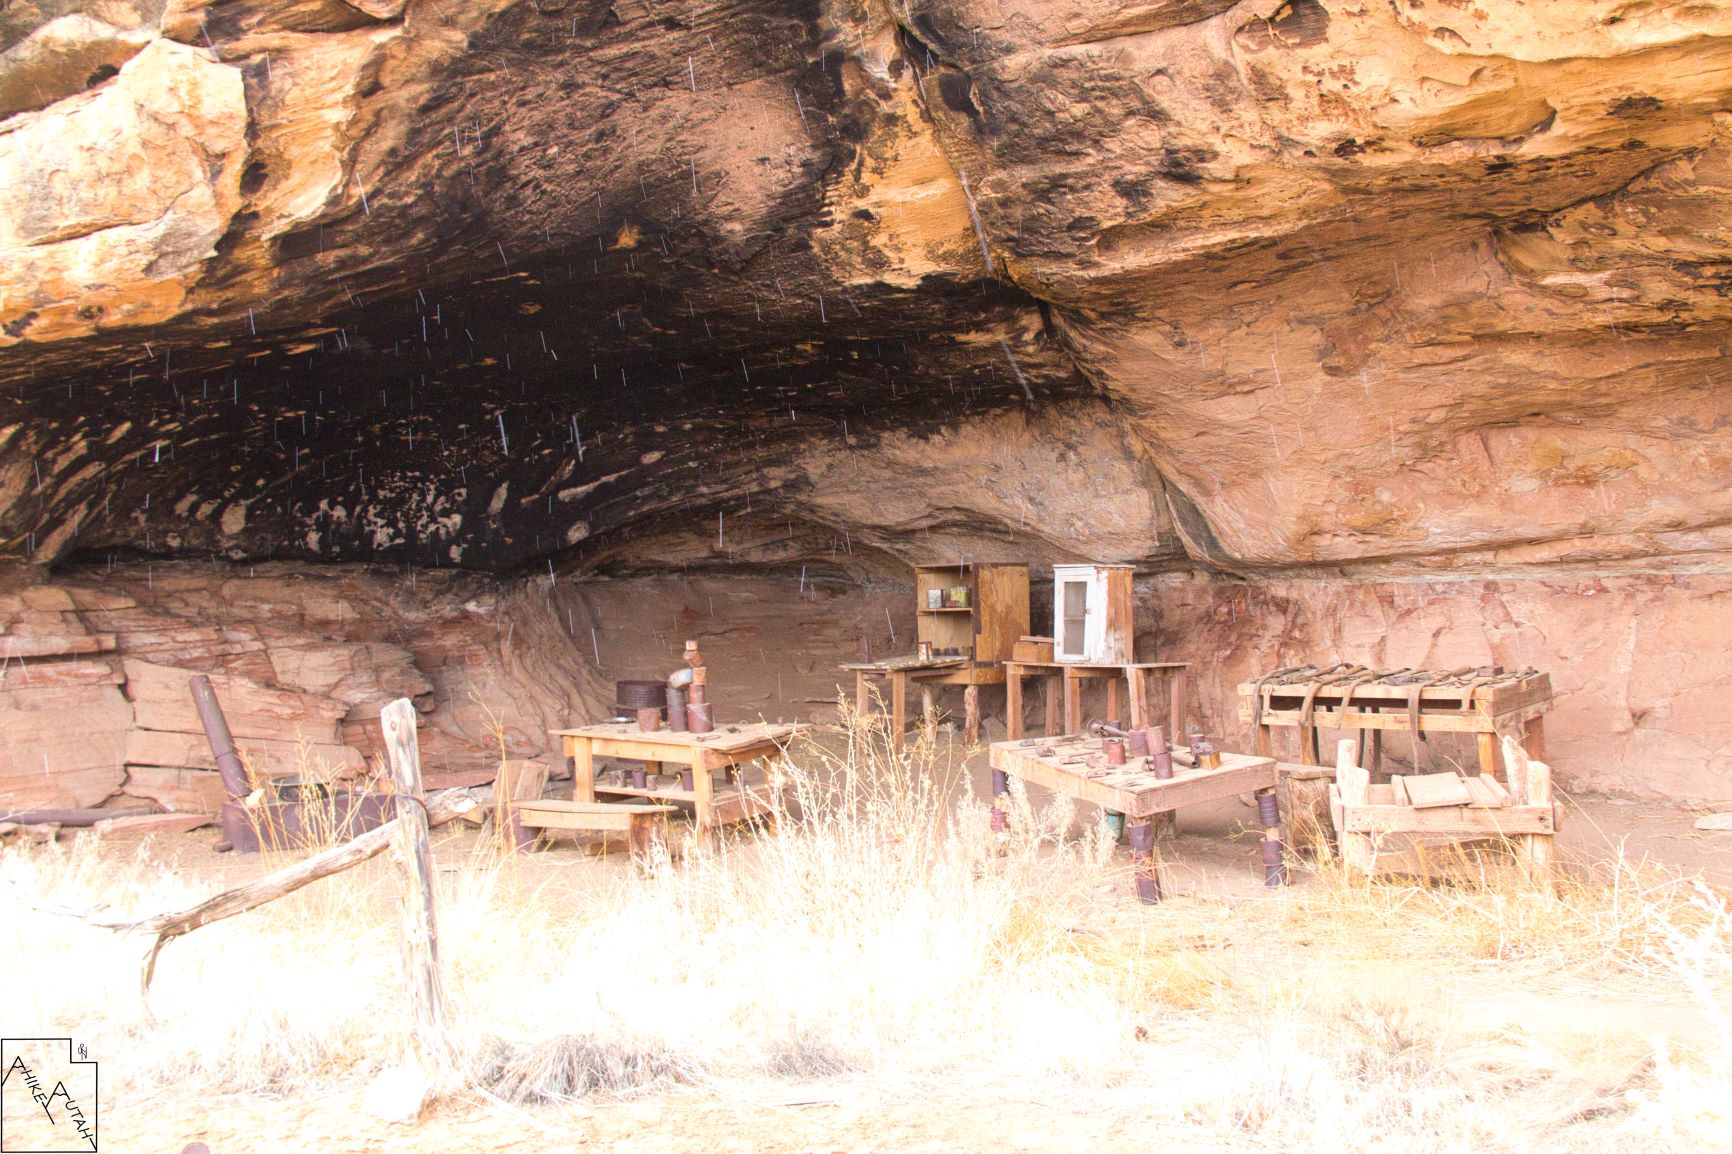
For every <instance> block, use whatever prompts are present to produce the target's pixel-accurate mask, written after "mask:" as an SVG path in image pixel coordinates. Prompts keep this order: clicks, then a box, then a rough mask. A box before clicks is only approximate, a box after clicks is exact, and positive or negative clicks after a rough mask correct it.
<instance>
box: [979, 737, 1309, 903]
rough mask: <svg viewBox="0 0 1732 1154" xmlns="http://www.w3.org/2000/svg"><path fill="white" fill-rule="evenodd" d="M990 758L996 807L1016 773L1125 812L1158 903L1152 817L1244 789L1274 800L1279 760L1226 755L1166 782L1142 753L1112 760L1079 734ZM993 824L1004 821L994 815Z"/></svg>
mask: <svg viewBox="0 0 1732 1154" xmlns="http://www.w3.org/2000/svg"><path fill="white" fill-rule="evenodd" d="M991 758H992V769H993V783H992V786H993V794H994V799H993V800H994V808H995V811H996V810H998V809H999V808H1000V807H1001V805H1002V799H1003V795H1004V793H1005V791H1006V789H1007V788H1008V786H1009V781H1008V779H1009V778H1010V777H1018V778H1021V779H1022V780H1023V781H1024V782H1031V783H1033V784H1035V785H1039V786H1043V787H1045V788H1047V789H1051V790H1056V791H1057V792H1059V793H1063V794H1068V795H1069V796H1071V797H1074V798H1077V799H1079V800H1082V801H1087V802H1093V803H1094V804H1095V805H1098V806H1100V807H1101V808H1103V809H1107V810H1112V811H1115V812H1118V813H1122V814H1124V815H1125V823H1126V830H1127V832H1128V833H1129V834H1130V836H1131V854H1132V857H1133V859H1135V860H1136V863H1137V869H1138V882H1139V885H1138V894H1139V896H1141V897H1142V898H1143V900H1144V901H1158V900H1159V889H1158V887H1157V886H1156V885H1155V884H1154V868H1155V867H1154V862H1153V858H1152V851H1153V848H1154V834H1153V824H1152V821H1151V819H1152V818H1154V817H1155V816H1157V815H1159V814H1164V813H1171V812H1173V811H1174V810H1177V809H1181V808H1183V807H1185V806H1188V805H1196V804H1198V803H1199V802H1205V801H1215V800H1218V799H1220V798H1227V797H1237V796H1238V795H1240V794H1242V793H1255V794H1257V795H1259V798H1261V797H1263V796H1264V795H1268V796H1271V797H1272V796H1273V794H1274V791H1275V785H1276V780H1277V779H1276V773H1275V761H1274V759H1273V758H1268V757H1251V756H1247V755H1245V754H1240V753H1223V754H1222V755H1221V765H1220V768H1218V769H1197V768H1194V767H1191V766H1186V765H1180V764H1174V766H1173V776H1172V777H1170V778H1165V779H1163V778H1159V777H1156V776H1155V775H1154V773H1153V772H1152V771H1151V770H1150V769H1148V768H1147V761H1146V760H1145V759H1144V758H1133V759H1132V760H1131V761H1130V762H1129V763H1128V764H1126V765H1120V766H1109V765H1107V764H1106V757H1105V755H1104V754H1103V753H1102V752H1101V743H1100V741H1099V740H1098V739H1096V738H1092V737H1085V736H1081V735H1070V736H1060V737H1035V738H1029V739H1026V740H1023V741H997V742H994V743H993V744H992V746H991ZM994 824H995V826H996V825H999V824H1000V818H999V817H998V815H997V813H996V812H995V815H994ZM1265 836H1266V839H1274V840H1276V842H1277V845H1278V844H1279V835H1278V833H1276V832H1275V831H1274V830H1273V828H1272V827H1271V828H1270V829H1269V830H1268V831H1266V835H1265ZM1265 860H1267V859H1265ZM1151 894H1152V896H1151Z"/></svg>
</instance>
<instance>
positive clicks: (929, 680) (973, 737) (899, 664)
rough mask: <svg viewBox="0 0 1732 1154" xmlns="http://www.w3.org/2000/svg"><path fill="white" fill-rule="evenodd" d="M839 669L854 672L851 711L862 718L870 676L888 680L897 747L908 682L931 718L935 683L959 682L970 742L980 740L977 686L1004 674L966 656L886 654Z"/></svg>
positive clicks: (868, 706) (868, 710)
mask: <svg viewBox="0 0 1732 1154" xmlns="http://www.w3.org/2000/svg"><path fill="white" fill-rule="evenodd" d="M842 668H843V669H844V670H846V671H848V672H850V673H852V674H853V675H854V712H855V714H856V715H858V716H859V717H861V718H862V719H864V718H867V717H870V716H871V715H872V691H871V685H870V679H872V678H882V679H883V680H885V681H888V682H889V683H890V742H891V746H892V748H895V749H897V750H900V749H901V748H902V746H903V735H904V733H905V732H906V731H907V729H908V683H909V682H910V681H913V682H916V683H918V684H919V686H920V713H921V716H922V717H923V718H925V719H927V720H931V719H932V717H933V715H934V713H935V712H936V706H935V704H934V702H933V698H932V687H933V686H935V685H962V686H964V687H965V688H964V689H963V695H962V699H963V714H964V722H963V731H964V736H965V737H967V739H968V740H969V741H979V740H980V686H982V685H991V684H994V683H996V682H998V681H1001V680H1003V678H1004V674H1003V673H1002V672H1001V671H999V670H998V669H997V668H992V667H988V666H984V665H981V664H979V663H978V662H975V661H971V660H969V659H968V658H966V657H933V658H930V659H928V660H925V661H922V660H920V659H919V658H918V657H887V658H885V659H883V660H882V661H861V662H853V663H850V664H848V665H844V666H842Z"/></svg>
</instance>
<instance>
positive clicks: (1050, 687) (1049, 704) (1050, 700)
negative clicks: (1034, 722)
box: [1042, 673, 1064, 737]
mask: <svg viewBox="0 0 1732 1154" xmlns="http://www.w3.org/2000/svg"><path fill="white" fill-rule="evenodd" d="M1043 680H1044V682H1045V684H1046V689H1045V690H1044V691H1043V700H1044V702H1045V704H1046V732H1045V733H1044V734H1042V736H1043V737H1057V736H1058V735H1059V734H1061V733H1063V732H1064V730H1062V729H1060V728H1059V694H1060V693H1061V692H1062V691H1063V689H1064V685H1063V682H1064V674H1062V673H1049V674H1047V675H1046V677H1045V678H1044V679H1043Z"/></svg>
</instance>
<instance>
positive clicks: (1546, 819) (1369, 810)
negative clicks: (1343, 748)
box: [1340, 805, 1556, 837]
mask: <svg viewBox="0 0 1732 1154" xmlns="http://www.w3.org/2000/svg"><path fill="white" fill-rule="evenodd" d="M1341 820H1342V823H1343V824H1342V825H1341V827H1340V828H1341V830H1342V832H1344V833H1439V834H1460V835H1462V836H1480V837H1513V836H1515V835H1517V834H1546V835H1548V836H1549V835H1550V834H1551V832H1552V831H1553V829H1555V828H1556V825H1555V822H1554V821H1553V817H1552V807H1551V806H1549V805H1512V806H1505V807H1503V808H1501V809H1479V808H1475V807H1472V806H1465V805H1462V806H1437V807H1433V808H1431V809H1414V808H1413V807H1411V806H1402V805H1343V806H1342V818H1341Z"/></svg>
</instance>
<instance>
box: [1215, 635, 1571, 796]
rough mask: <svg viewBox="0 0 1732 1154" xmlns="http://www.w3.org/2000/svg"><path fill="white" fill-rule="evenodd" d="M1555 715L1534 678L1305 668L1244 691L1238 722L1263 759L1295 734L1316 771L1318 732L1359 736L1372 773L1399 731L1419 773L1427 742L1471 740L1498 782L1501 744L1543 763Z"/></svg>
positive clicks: (1542, 684)
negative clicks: (1516, 745)
mask: <svg viewBox="0 0 1732 1154" xmlns="http://www.w3.org/2000/svg"><path fill="white" fill-rule="evenodd" d="M1551 707H1552V681H1551V678H1550V677H1549V676H1548V675H1546V674H1544V673H1539V672H1535V671H1533V670H1529V671H1526V672H1522V673H1507V674H1480V673H1478V672H1475V671H1453V672H1437V673H1433V672H1428V671H1423V670H1421V671H1408V670H1403V671H1400V672H1399V673H1396V674H1381V673H1379V671H1377V670H1373V669H1369V668H1367V667H1365V666H1356V665H1346V664H1343V665H1337V666H1335V667H1332V668H1330V669H1322V670H1317V669H1313V668H1311V667H1309V666H1306V667H1304V668H1302V669H1297V670H1287V671H1283V672H1282V673H1280V674H1271V675H1269V676H1267V677H1261V678H1258V679H1257V680H1255V681H1249V682H1246V683H1245V684H1243V685H1241V686H1239V720H1241V721H1244V722H1246V723H1248V724H1250V725H1251V726H1252V727H1253V732H1252V734H1251V738H1252V740H1253V741H1254V742H1255V743H1256V746H1255V748H1256V750H1257V752H1258V753H1261V754H1272V753H1273V752H1274V741H1273V734H1274V731H1275V730H1276V729H1280V728H1285V729H1294V730H1297V731H1298V735H1299V760H1300V761H1301V762H1303V763H1305V764H1307V765H1316V764H1317V763H1318V762H1319V761H1320V760H1321V759H1320V758H1319V757H1318V756H1317V754H1318V752H1319V751H1318V746H1319V744H1320V741H1319V738H1318V735H1317V730H1318V728H1319V727H1324V728H1329V729H1357V730H1359V731H1360V734H1359V738H1360V743H1361V744H1360V757H1361V760H1364V755H1365V753H1366V752H1367V751H1366V748H1365V747H1366V745H1367V744H1368V745H1369V747H1370V748H1369V752H1370V768H1371V769H1372V771H1373V772H1378V771H1380V770H1381V769H1382V764H1383V735H1384V732H1385V731H1388V730H1395V731H1397V732H1401V731H1405V732H1406V733H1407V734H1408V735H1409V740H1410V741H1411V742H1412V743H1413V762H1414V765H1415V766H1416V767H1418V766H1419V765H1421V764H1422V763H1423V762H1424V761H1426V760H1429V758H1428V757H1427V756H1425V755H1424V754H1423V753H1422V750H1423V749H1424V746H1423V744H1422V742H1421V740H1420V739H1421V737H1422V736H1424V735H1429V734H1433V733H1471V734H1473V735H1474V737H1475V739H1476V740H1477V743H1478V752H1479V771H1480V772H1481V773H1483V774H1489V775H1492V776H1496V774H1497V772H1498V768H1499V757H1498V753H1499V746H1498V739H1499V738H1500V737H1504V736H1510V737H1514V738H1516V739H1517V740H1518V741H1520V742H1521V744H1522V746H1523V748H1524V750H1525V751H1526V753H1527V754H1528V756H1530V757H1543V756H1544V755H1545V720H1544V718H1545V714H1546V712H1547V711H1548V710H1550V709H1551ZM1367 737H1369V738H1370V740H1369V742H1366V738H1367ZM1505 769H1506V771H1507V767H1505ZM1506 784H1507V779H1506Z"/></svg>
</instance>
